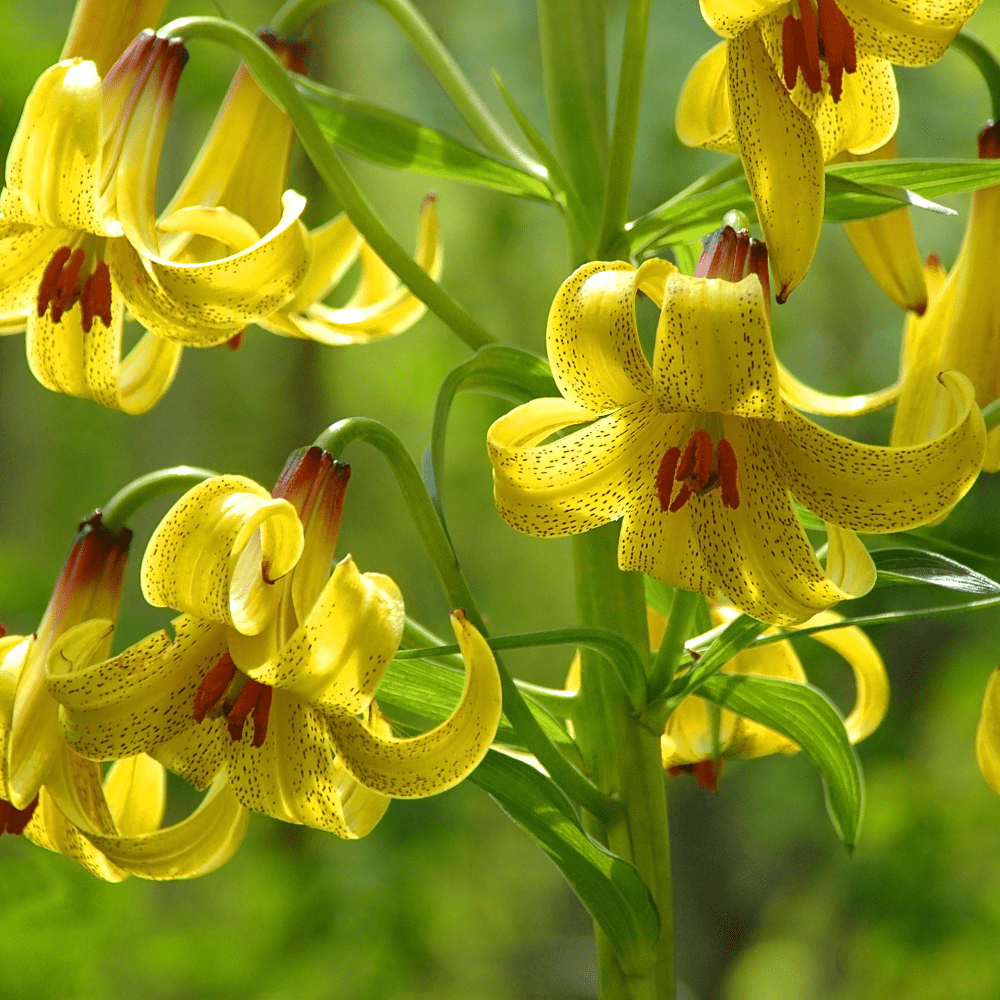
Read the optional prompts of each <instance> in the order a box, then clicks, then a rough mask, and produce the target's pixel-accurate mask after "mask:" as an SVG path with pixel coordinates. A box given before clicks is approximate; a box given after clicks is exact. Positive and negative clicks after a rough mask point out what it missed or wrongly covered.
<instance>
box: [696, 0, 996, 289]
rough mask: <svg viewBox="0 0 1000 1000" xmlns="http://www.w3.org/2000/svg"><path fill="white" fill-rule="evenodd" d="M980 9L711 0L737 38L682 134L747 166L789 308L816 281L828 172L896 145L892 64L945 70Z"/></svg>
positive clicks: (701, 73) (970, 0)
mask: <svg viewBox="0 0 1000 1000" xmlns="http://www.w3.org/2000/svg"><path fill="white" fill-rule="evenodd" d="M981 2H982V0H913V2H909V3H906V4H902V3H898V2H896V0H797V2H796V3H788V2H785V0H701V11H702V15H703V16H704V18H705V20H706V21H707V22H708V25H709V27H711V28H712V30H713V31H715V32H716V33H717V34H719V35H722V36H723V37H724V38H725V39H726V41H724V42H722V43H721V44H719V45H717V46H716V47H715V48H713V49H711V50H710V51H709V52H707V53H706V54H705V55H704V56H702V58H701V59H700V60H699V61H698V63H696V65H695V66H694V68H693V69H692V70H691V73H690V75H689V76H688V78H687V81H686V82H685V84H684V88H683V90H682V92H681V96H680V100H679V102H678V106H677V134H678V136H679V137H680V139H681V141H682V142H684V143H685V144H686V145H689V146H700V147H704V148H707V149H718V150H721V151H723V152H727V153H733V154H735V155H738V156H740V157H741V158H742V160H743V166H744V169H745V171H746V175H747V180H748V181H749V183H750V189H751V191H752V192H753V197H754V201H755V203H756V205H757V214H758V217H759V219H760V224H761V227H762V228H763V230H764V237H765V240H766V242H767V245H768V247H769V249H770V252H771V261H772V266H773V268H774V272H775V278H776V282H777V286H778V301H779V302H784V301H785V299H786V298H787V297H788V295H789V294H790V292H791V291H792V289H793V288H795V286H796V285H797V284H798V283H799V282H800V281H801V280H802V278H803V277H804V276H805V273H806V271H807V270H808V269H809V265H810V263H811V262H812V258H813V254H814V252H815V250H816V244H817V243H818V242H819V234H820V228H821V225H822V221H823V198H824V191H825V180H824V174H823V164H824V163H827V162H829V161H830V160H832V159H833V158H834V157H835V156H837V155H838V154H839V153H841V152H843V151H845V150H846V151H848V152H851V153H857V154H863V153H869V152H872V151H873V150H875V149H877V148H878V147H880V146H882V145H884V144H885V143H886V142H887V141H888V140H889V139H890V138H892V136H893V135H894V134H895V131H896V125H897V123H898V120H899V97H898V94H897V92H896V80H895V77H894V75H893V71H892V64H893V63H895V64H896V65H902V66H926V65H929V64H930V63H932V62H935V61H936V60H937V59H939V58H940V57H941V56H942V55H943V54H944V53H945V51H946V50H947V48H948V46H949V44H950V43H951V40H952V39H953V38H954V37H955V35H956V34H957V33H958V32H959V31H960V30H961V28H962V25H963V24H964V23H965V21H966V20H968V18H969V17H971V16H972V14H973V13H975V11H976V9H977V8H978V7H979V4H980V3H981ZM796 13H797V14H798V16H796Z"/></svg>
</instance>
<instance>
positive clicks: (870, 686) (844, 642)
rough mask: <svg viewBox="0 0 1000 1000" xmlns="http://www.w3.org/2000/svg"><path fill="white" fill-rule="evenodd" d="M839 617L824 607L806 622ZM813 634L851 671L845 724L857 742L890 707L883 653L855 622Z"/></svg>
mask: <svg viewBox="0 0 1000 1000" xmlns="http://www.w3.org/2000/svg"><path fill="white" fill-rule="evenodd" d="M842 620H843V619H842V618H841V616H840V615H838V614H836V613H835V612H833V611H823V612H821V613H820V614H818V615H816V617H815V618H813V619H812V621H810V622H809V623H808V624H810V625H825V624H827V623H828V622H836V621H842ZM812 638H813V639H815V640H816V641H817V642H821V643H823V645H824V646H829V647H830V648H831V649H832V650H834V651H835V652H837V653H839V654H840V655H841V656H842V657H843V658H844V659H845V660H847V662H848V663H849V664H850V667H851V670H853V671H854V688H855V695H854V708H853V709H852V710H851V714H850V715H849V716H848V717H847V719H846V720H845V722H844V727H845V728H846V729H847V735H848V736H849V737H850V738H851V742H852V743H857V742H858V741H859V740H863V739H864V738H865V737H866V736H868V735H870V734H871V733H873V732H874V731H875V730H876V729H877V728H878V726H879V723H881V721H882V720H883V719H884V718H885V713H886V712H887V711H888V709H889V678H888V677H887V676H886V673H885V665H884V664H883V663H882V657H881V656H879V655H878V650H877V649H876V648H875V647H874V645H872V642H871V640H870V639H869V638H868V636H866V635H865V633H864V632H862V631H861V629H859V628H858V627H857V626H855V625H848V626H845V627H844V628H838V629H830V631H828V632H816V633H814V634H813V636H812Z"/></svg>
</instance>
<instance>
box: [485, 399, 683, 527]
mask: <svg viewBox="0 0 1000 1000" xmlns="http://www.w3.org/2000/svg"><path fill="white" fill-rule="evenodd" d="M553 417H554V418H555V419H558V420H559V421H560V422H561V423H559V424H556V425H553V422H552V421H553ZM584 419H587V417H586V416H585V415H584V414H582V413H581V412H580V410H579V409H578V408H577V409H576V410H575V415H574V408H573V406H572V404H569V403H566V402H565V401H563V400H547V399H536V400H532V401H531V402H529V403H525V404H524V405H523V406H519V407H517V408H516V409H514V410H512V411H511V412H510V413H508V414H507V415H506V416H504V417H501V418H500V419H499V420H497V421H496V422H495V423H494V424H493V426H492V427H491V428H490V429H489V432H488V435H487V446H488V448H489V453H490V459H491V461H492V462H493V488H494V499H495V501H496V505H497V509H498V510H499V511H500V515H501V516H502V517H503V518H504V520H505V521H506V522H507V523H508V524H509V525H510V526H511V527H512V528H516V529H517V530H518V531H522V532H524V533H525V534H528V535H535V536H538V537H556V536H561V535H571V534H575V533H577V532H580V531H586V530H587V529H589V528H593V527H596V526H597V525H599V524H605V523H606V522H608V521H614V520H616V519H617V518H619V517H621V516H622V515H623V514H624V513H625V512H626V510H628V509H629V508H630V507H631V506H632V505H633V503H634V502H635V500H636V498H637V497H638V496H640V495H641V494H644V493H645V492H646V491H647V490H649V489H650V488H651V486H652V485H653V484H654V483H655V480H656V472H657V468H658V467H659V463H660V459H661V458H662V457H663V454H664V452H665V451H666V450H667V448H669V447H671V446H674V445H678V444H680V443H682V440H681V434H682V431H683V428H684V426H685V425H686V423H687V419H688V418H687V417H686V416H681V417H671V416H669V415H667V414H662V413H659V412H658V411H657V409H656V407H655V405H654V404H653V402H652V401H651V400H642V401H640V402H637V403H631V404H629V405H628V406H623V407H621V409H619V410H615V411H614V412H613V413H609V414H607V415H605V416H603V417H600V418H598V419H597V420H595V421H593V422H592V423H590V424H588V426H586V427H584V428H583V429H582V430H577V431H574V432H573V433H571V434H568V435H567V436H566V437H562V438H559V440H557V441H553V442H552V443H550V444H542V445H537V446H533V445H532V443H531V442H535V441H537V440H539V435H540V431H542V430H545V433H546V435H547V434H550V433H552V432H553V431H555V430H556V429H557V427H558V426H562V427H566V426H570V425H572V424H574V423H578V422H580V421H581V420H584ZM522 442H529V443H522Z"/></svg>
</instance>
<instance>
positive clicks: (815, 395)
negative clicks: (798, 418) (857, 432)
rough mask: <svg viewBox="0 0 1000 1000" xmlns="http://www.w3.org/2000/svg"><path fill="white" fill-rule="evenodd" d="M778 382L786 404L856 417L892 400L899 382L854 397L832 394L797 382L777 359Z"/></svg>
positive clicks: (898, 392)
mask: <svg viewBox="0 0 1000 1000" xmlns="http://www.w3.org/2000/svg"><path fill="white" fill-rule="evenodd" d="M778 384H779V385H780V386H781V395H782V397H783V398H784V400H785V402H786V403H789V404H790V405H792V406H794V407H795V409H797V410H804V411H805V412H806V413H818V414H822V415H823V416H827V417H859V416H861V414H863V413H872V412H874V411H875V410H881V409H884V408H885V407H887V406H889V405H890V404H891V403H895V402H896V400H897V399H898V398H899V394H900V392H901V391H902V388H903V383H902V381H900V382H896V383H895V385H890V386H889V387H888V388H886V389H879V390H878V391H877V392H862V393H858V394H857V395H856V396H832V395H830V394H829V393H826V392H820V391H819V390H818V389H813V388H812V386H808V385H806V384H805V382H801V381H799V379H797V378H796V377H795V376H794V375H793V374H792V373H791V372H790V371H789V370H788V369H787V368H786V367H785V366H784V365H783V364H782V363H781V362H780V361H779V362H778Z"/></svg>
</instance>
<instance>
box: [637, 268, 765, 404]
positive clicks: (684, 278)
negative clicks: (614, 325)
mask: <svg viewBox="0 0 1000 1000" xmlns="http://www.w3.org/2000/svg"><path fill="white" fill-rule="evenodd" d="M653 375H654V378H655V380H656V400H657V403H658V404H659V407H660V409H661V410H663V411H664V412H666V413H711V412H715V413H723V414H726V415H729V416H739V417H756V418H759V419H765V420H780V419H781V414H782V404H781V395H780V392H779V388H778V369H777V364H776V362H775V357H774V348H773V347H772V346H771V328H770V323H769V321H768V316H767V303H765V301H764V294H763V290H762V289H761V285H760V280H759V279H758V277H757V275H755V274H751V275H749V276H748V277H746V278H744V279H743V280H742V281H740V282H732V281H725V280H722V279H715V278H692V277H689V276H688V275H686V274H672V275H671V276H670V277H669V278H668V279H667V283H666V288H665V293H664V302H663V310H662V312H661V313H660V322H659V325H658V326H657V328H656V352H655V355H654V358H653Z"/></svg>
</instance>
